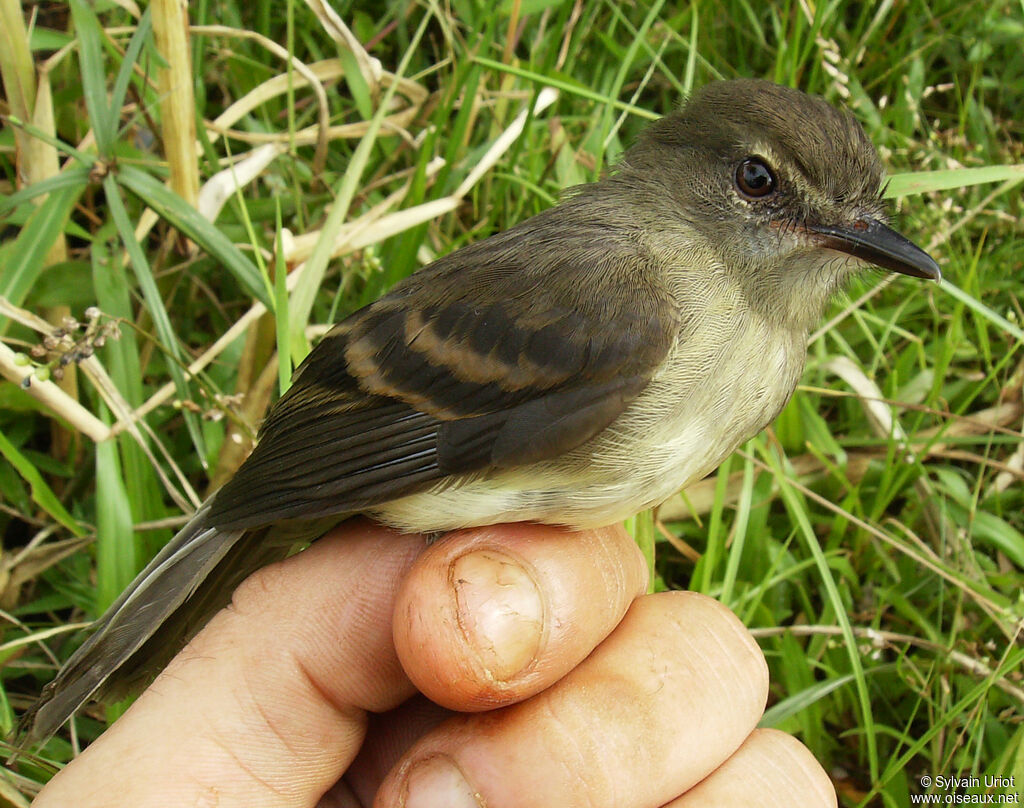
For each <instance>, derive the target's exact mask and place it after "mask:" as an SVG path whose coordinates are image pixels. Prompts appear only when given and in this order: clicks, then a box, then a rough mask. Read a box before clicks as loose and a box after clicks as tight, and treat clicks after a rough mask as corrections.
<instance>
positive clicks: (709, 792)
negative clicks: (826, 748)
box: [665, 729, 837, 808]
mask: <svg viewBox="0 0 1024 808" xmlns="http://www.w3.org/2000/svg"><path fill="white" fill-rule="evenodd" d="M708 805H714V806H718V807H719V808H733V806H735V808H746V807H747V806H748V805H758V806H761V808H789V806H792V805H800V806H804V808H835V806H836V805H837V798H836V790H835V788H834V787H833V785H832V781H831V780H829V778H828V775H827V774H826V773H825V770H824V769H823V768H821V764H820V763H818V761H817V760H815V759H814V755H812V754H811V752H810V750H809V749H808V748H807V747H806V746H804V745H803V744H802V743H800V742H799V741H798V740H797V739H796V738H794V737H793V736H792V735H788V734H787V733H785V732H780V731H779V730H775V729H759V730H756V731H755V732H754V733H753V734H752V735H751V736H750V737H749V738H747V740H746V741H744V743H743V746H741V747H740V748H739V749H738V750H737V751H736V753H735V754H734V755H733V756H732V757H730V758H729V759H728V760H727V761H726V762H725V763H723V764H722V765H721V766H719V767H718V768H717V769H715V771H714V772H712V773H711V775H709V776H708V777H707V778H706V779H704V780H702V781H701V782H700V783H698V784H697V785H696V786H694V787H693V788H692V789H690V790H689V791H687V792H686V794H684V795H683V796H681V797H680V798H679V799H676V800H673V801H672V802H670V803H669V804H668V805H667V806H665V808H705V806H708Z"/></svg>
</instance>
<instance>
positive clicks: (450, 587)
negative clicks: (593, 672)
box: [394, 522, 648, 711]
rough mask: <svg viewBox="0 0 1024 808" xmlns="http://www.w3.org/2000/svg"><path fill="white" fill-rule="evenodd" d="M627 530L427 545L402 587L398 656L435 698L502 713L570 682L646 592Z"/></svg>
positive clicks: (483, 531) (544, 532)
mask: <svg viewBox="0 0 1024 808" xmlns="http://www.w3.org/2000/svg"><path fill="white" fill-rule="evenodd" d="M647 577H648V572H647V567H646V564H645V563H644V559H643V556H642V555H641V553H640V551H639V550H638V549H637V546H636V544H635V542H633V540H632V539H630V538H629V536H628V535H627V534H626V532H625V531H624V530H623V529H622V528H621V527H618V526H616V527H609V528H602V529H600V530H588V531H572V530H566V529H563V528H555V527H549V526H545V525H537V524H531V523H525V522H524V523H518V524H510V525H495V526H493V527H488V528H480V529H476V530H472V531H458V532H456V533H453V534H450V535H448V536H446V537H445V538H444V539H443V540H442V541H440V542H438V543H437V544H435V545H433V546H432V547H430V548H429V549H428V550H427V552H425V553H424V554H423V556H422V557H421V558H420V559H419V561H417V563H416V565H415V567H414V568H413V570H412V572H411V573H410V574H409V576H408V577H407V578H406V579H405V581H404V582H403V584H402V588H401V590H400V592H399V596H398V602H397V606H396V612H395V620H394V626H395V629H394V631H395V646H396V648H397V650H398V655H399V658H400V659H401V660H402V664H403V666H404V667H405V670H406V673H408V674H409V677H410V678H411V679H412V681H413V682H414V683H415V685H416V687H417V688H418V689H419V690H420V691H421V692H423V693H424V694H426V695H427V696H428V697H430V698H431V699H433V700H434V701H436V702H438V703H439V704H443V705H444V706H446V707H449V708H451V709H453V710H459V711H476V710H488V709H493V708H494V707H496V706H502V705H506V704H511V703H513V702H516V701H520V700H522V699H524V698H527V697H529V696H532V695H533V694H534V693H539V692H540V691H541V690H543V689H544V688H546V687H548V686H549V685H551V684H552V683H554V682H556V681H558V680H559V679H561V678H562V677H563V676H564V675H565V674H566V673H568V672H569V671H570V670H572V669H573V668H574V667H576V665H578V664H579V663H580V662H581V661H582V660H583V659H584V658H585V657H586V656H587V654H589V653H590V652H591V651H592V650H593V649H594V648H595V647H596V646H597V645H598V644H599V643H600V642H601V641H602V640H603V639H604V638H605V637H606V636H607V635H608V634H609V633H610V632H611V631H612V630H613V629H614V628H615V626H616V625H618V623H619V621H620V620H621V619H622V616H623V615H624V614H625V613H626V609H627V608H629V604H630V603H631V602H632V601H633V599H634V598H636V597H638V596H639V595H641V594H642V593H643V592H644V590H645V589H646V586H647Z"/></svg>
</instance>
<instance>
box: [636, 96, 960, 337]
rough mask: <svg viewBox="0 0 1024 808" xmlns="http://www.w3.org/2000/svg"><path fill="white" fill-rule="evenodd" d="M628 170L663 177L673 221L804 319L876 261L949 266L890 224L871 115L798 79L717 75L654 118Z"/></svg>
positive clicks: (669, 222) (781, 316) (761, 294)
mask: <svg viewBox="0 0 1024 808" xmlns="http://www.w3.org/2000/svg"><path fill="white" fill-rule="evenodd" d="M618 176H619V177H620V179H621V181H625V182H627V183H629V182H631V181H632V180H631V178H645V179H644V180H643V181H644V182H653V183H655V185H656V188H657V190H656V191H655V192H656V193H658V194H659V195H662V196H664V197H666V198H668V199H669V201H670V204H669V205H668V206H666V207H665V208H663V211H669V210H670V211H671V215H670V216H668V217H665V218H664V219H663V225H664V226H665V227H666V229H668V230H671V229H672V228H673V227H678V228H679V229H680V232H682V231H683V230H687V231H689V233H690V236H689V237H691V238H692V237H693V235H696V237H697V239H698V241H699V242H700V244H701V249H702V251H703V252H704V253H705V254H707V255H710V256H713V258H712V260H711V262H710V263H711V264H712V270H711V271H712V272H723V273H726V274H727V275H728V276H729V278H728V280H729V281H730V282H734V283H737V284H739V285H740V286H741V287H742V288H743V289H744V291H745V292H746V295H747V297H748V298H749V300H750V303H751V305H752V306H755V307H757V308H760V309H763V310H764V312H765V313H766V315H768V316H770V317H772V318H773V319H778V320H780V321H781V323H782V324H785V325H789V326H791V327H794V328H807V327H809V325H810V324H811V323H813V322H814V321H816V320H817V319H818V318H819V317H820V316H821V311H822V308H823V307H824V304H825V302H826V301H827V299H828V297H829V295H830V294H831V293H832V292H833V291H834V290H835V289H836V288H838V287H839V286H841V285H842V283H843V281H844V280H846V279H847V278H848V277H849V276H850V275H851V274H852V273H853V272H855V271H856V270H858V269H861V268H863V267H864V266H866V265H874V266H878V267H882V268H885V269H889V270H892V271H895V272H900V273H902V274H904V275H911V276H914V277H918V278H929V279H932V280H938V279H939V278H940V277H941V274H940V271H939V267H938V265H937V264H936V263H935V261H934V260H932V258H931V257H930V256H929V255H928V254H927V253H925V252H924V251H923V250H921V249H920V248H918V247H917V246H916V245H914V244H913V243H912V242H910V241H909V240H907V239H906V238H904V237H903V236H901V235H900V234H899V233H897V232H896V231H895V230H893V229H891V228H890V227H889V226H888V224H887V217H886V214H885V208H884V205H883V203H882V198H881V193H882V179H883V170H882V165H881V162H880V161H879V158H878V154H877V152H876V151H875V148H874V146H873V145H872V143H871V141H870V140H868V138H867V135H866V134H865V133H864V130H863V129H862V128H861V126H860V124H859V123H857V121H856V120H855V119H854V118H853V116H852V115H850V114H849V113H848V112H845V111H842V110H838V109H836V108H835V107H833V106H831V105H829V104H828V103H826V102H825V101H824V100H822V99H820V98H816V97H813V96H809V95H806V94H804V93H802V92H799V91H798V90H793V89H790V88H788V87H782V86H780V85H777V84H773V83H771V82H768V81H759V80H738V81H719V82H712V83H711V84H708V85H706V86H705V87H703V88H702V89H701V90H699V91H698V92H696V93H695V94H694V95H693V96H692V97H691V98H690V99H689V100H688V102H687V103H686V104H685V105H684V106H683V107H682V108H681V109H680V110H678V111H677V112H675V113H673V114H671V115H669V116H667V117H665V118H663V119H661V120H660V121H658V122H656V123H655V124H653V125H652V126H651V127H649V128H648V129H647V130H646V131H645V132H644V133H643V134H642V135H641V137H640V140H639V141H638V142H637V144H636V145H635V146H633V147H632V148H631V149H630V150H629V151H628V152H627V153H626V155H625V157H624V159H623V163H622V166H621V167H620V169H619V171H618ZM639 181H640V180H637V182H638V183H639ZM672 217H676V218H675V219H674V220H673V219H672Z"/></svg>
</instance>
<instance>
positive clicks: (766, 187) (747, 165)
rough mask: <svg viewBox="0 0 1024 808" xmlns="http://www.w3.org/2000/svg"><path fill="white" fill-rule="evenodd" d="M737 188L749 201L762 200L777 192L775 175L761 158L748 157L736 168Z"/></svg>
mask: <svg viewBox="0 0 1024 808" xmlns="http://www.w3.org/2000/svg"><path fill="white" fill-rule="evenodd" d="M736 187H737V188H739V190H740V193H741V194H743V195H744V196H745V197H748V198H749V199H760V198H762V197H765V196H768V194H770V193H773V192H774V191H775V175H774V174H773V173H772V170H771V169H770V168H769V167H768V164H767V163H766V162H765V161H764V160H762V159H761V158H760V157H748V158H746V159H745V160H744V161H743V162H742V163H740V164H739V165H738V166H736Z"/></svg>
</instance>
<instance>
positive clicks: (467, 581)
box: [452, 550, 544, 682]
mask: <svg viewBox="0 0 1024 808" xmlns="http://www.w3.org/2000/svg"><path fill="white" fill-rule="evenodd" d="M452 572H453V575H454V581H455V592H456V598H457V602H458V608H459V622H460V625H461V627H462V631H463V634H464V636H465V637H466V641H467V643H469V645H470V646H471V647H472V648H475V649H476V651H477V655H478V657H479V659H480V662H481V664H482V665H483V667H484V669H485V670H486V671H487V672H488V673H489V674H490V675H491V676H492V677H493V678H494V679H495V680H496V681H499V682H507V681H509V680H510V679H511V678H512V677H513V676H515V675H516V674H517V673H519V672H520V671H521V670H522V669H523V668H524V667H526V666H527V665H528V664H530V663H531V662H532V661H533V660H534V659H536V657H537V652H538V650H539V648H540V643H541V630H542V628H543V626H544V605H543V603H542V601H541V596H540V591H539V590H538V588H537V583H536V581H534V579H533V576H531V575H530V573H529V572H528V571H527V570H525V569H524V568H523V567H522V566H521V565H520V564H519V563H518V562H517V561H516V560H515V559H513V558H511V557H509V556H506V555H503V554H502V553H498V552H495V551H493V550H478V551H476V552H473V553H469V554H467V555H464V556H462V557H461V558H459V559H458V560H457V561H456V562H455V563H454V564H453V565H452Z"/></svg>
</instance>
